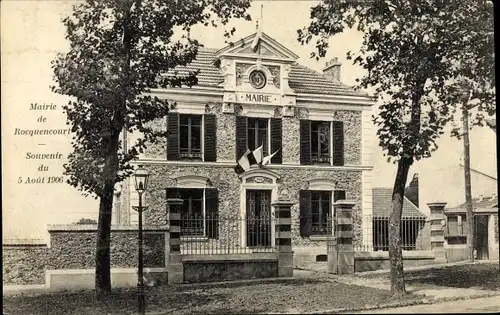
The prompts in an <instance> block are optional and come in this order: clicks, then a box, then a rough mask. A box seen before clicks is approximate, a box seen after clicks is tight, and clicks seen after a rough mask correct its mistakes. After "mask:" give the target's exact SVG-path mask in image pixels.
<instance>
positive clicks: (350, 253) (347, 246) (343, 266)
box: [334, 200, 356, 275]
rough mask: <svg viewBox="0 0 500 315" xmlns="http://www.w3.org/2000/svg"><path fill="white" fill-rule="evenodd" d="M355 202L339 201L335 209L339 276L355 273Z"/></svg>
mask: <svg viewBox="0 0 500 315" xmlns="http://www.w3.org/2000/svg"><path fill="white" fill-rule="evenodd" d="M355 205H356V203H355V202H354V201H348V200H339V201H337V202H336V203H335V204H334V207H335V221H336V222H335V236H336V241H337V253H336V254H337V274H339V275H343V274H352V273H354V244H353V241H354V229H353V219H352V208H353V207H354V206H355Z"/></svg>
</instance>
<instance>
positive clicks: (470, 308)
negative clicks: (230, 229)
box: [354, 295, 500, 314]
mask: <svg viewBox="0 0 500 315" xmlns="http://www.w3.org/2000/svg"><path fill="white" fill-rule="evenodd" d="M480 312H490V313H498V312H500V296H498V295H497V296H492V297H486V298H480V299H470V300H461V301H451V302H444V303H439V304H432V305H415V306H405V307H396V308H385V309H380V310H371V311H363V312H357V313H354V314H373V313H374V314H383V313H392V314H396V313H407V314H408V313H480Z"/></svg>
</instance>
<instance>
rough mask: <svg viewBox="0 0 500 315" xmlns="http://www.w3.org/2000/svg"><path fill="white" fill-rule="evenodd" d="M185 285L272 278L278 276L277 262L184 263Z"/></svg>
mask: <svg viewBox="0 0 500 315" xmlns="http://www.w3.org/2000/svg"><path fill="white" fill-rule="evenodd" d="M183 267H184V281H185V282H187V283H198V282H213V281H217V282H218V281H233V280H245V279H262V278H273V277H277V276H278V261H277V260H274V261H259V260H249V261H244V260H240V261H198V262H194V261H193V262H186V263H184V264H183Z"/></svg>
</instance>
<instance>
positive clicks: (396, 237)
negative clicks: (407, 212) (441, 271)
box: [389, 158, 413, 297]
mask: <svg viewBox="0 0 500 315" xmlns="http://www.w3.org/2000/svg"><path fill="white" fill-rule="evenodd" d="M412 163H413V159H412V158H401V159H400V160H399V162H398V171H397V174H396V180H395V182H394V189H393V193H392V213H391V217H390V219H389V261H390V264H391V292H392V294H393V296H395V297H400V296H403V295H405V294H406V290H405V282H404V269H403V251H402V249H401V217H402V214H403V200H404V192H405V185H406V180H407V178H408V172H409V170H410V166H411V165H412Z"/></svg>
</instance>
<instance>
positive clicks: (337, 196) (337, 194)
mask: <svg viewBox="0 0 500 315" xmlns="http://www.w3.org/2000/svg"><path fill="white" fill-rule="evenodd" d="M337 200H345V191H344V190H335V191H334V192H333V202H336V201H337Z"/></svg>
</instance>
